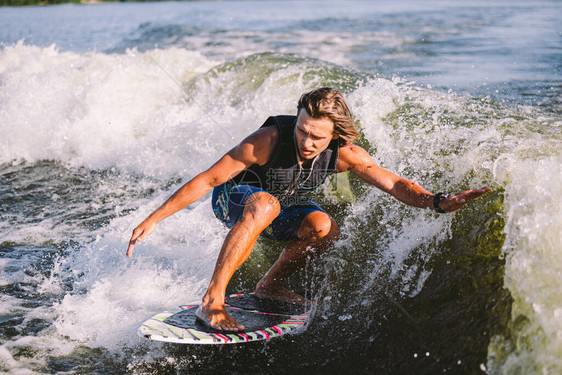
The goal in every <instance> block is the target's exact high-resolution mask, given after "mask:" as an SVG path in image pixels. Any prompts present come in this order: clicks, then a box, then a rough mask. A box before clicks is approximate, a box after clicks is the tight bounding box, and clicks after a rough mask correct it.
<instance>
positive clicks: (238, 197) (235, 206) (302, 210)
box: [212, 182, 325, 241]
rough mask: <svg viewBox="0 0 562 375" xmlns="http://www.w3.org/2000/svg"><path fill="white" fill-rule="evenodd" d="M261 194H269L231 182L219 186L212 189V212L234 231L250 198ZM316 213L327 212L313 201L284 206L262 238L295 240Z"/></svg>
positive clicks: (257, 188)
mask: <svg viewBox="0 0 562 375" xmlns="http://www.w3.org/2000/svg"><path fill="white" fill-rule="evenodd" d="M260 191H263V192H266V193H267V191H265V190H263V189H261V188H259V187H256V186H251V185H237V184H235V183H232V182H226V183H224V184H222V185H220V186H217V187H216V188H214V189H213V199H212V204H213V212H214V213H215V216H216V217H217V218H218V219H219V220H221V221H222V222H223V223H225V224H226V226H227V227H229V228H232V226H234V224H236V223H237V222H238V221H239V220H241V219H242V215H243V213H244V206H245V205H246V202H247V201H248V198H250V197H251V196H252V194H254V193H257V192H260ZM314 211H322V212H325V211H324V210H323V209H321V208H320V206H318V205H317V204H316V203H314V201H312V200H310V199H302V200H299V202H298V203H297V204H291V205H283V204H282V205H281V212H280V213H279V216H277V218H275V220H273V222H272V223H271V224H270V225H269V226H268V227H267V228H265V230H264V231H263V232H262V233H261V235H262V236H264V237H266V238H269V239H272V240H277V241H291V240H296V239H298V236H297V232H298V230H299V227H300V225H301V223H302V221H303V220H304V219H305V217H306V216H307V215H308V214H310V213H312V212H314Z"/></svg>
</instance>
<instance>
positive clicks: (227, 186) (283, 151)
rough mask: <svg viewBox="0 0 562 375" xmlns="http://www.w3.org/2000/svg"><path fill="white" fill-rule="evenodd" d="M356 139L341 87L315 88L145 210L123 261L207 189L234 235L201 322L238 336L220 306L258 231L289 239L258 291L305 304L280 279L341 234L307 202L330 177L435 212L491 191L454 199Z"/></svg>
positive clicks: (226, 246) (220, 262)
mask: <svg viewBox="0 0 562 375" xmlns="http://www.w3.org/2000/svg"><path fill="white" fill-rule="evenodd" d="M358 137H359V133H358V131H357V129H356V128H355V126H354V123H353V118H352V115H351V112H350V110H349V108H348V106H347V104H346V102H345V100H344V98H343V96H342V94H341V93H340V92H339V91H337V90H334V89H331V88H320V89H316V90H313V91H310V92H307V93H305V94H303V95H302V96H301V98H300V99H299V102H298V105H297V116H275V117H270V118H268V119H267V121H266V122H265V123H264V124H263V125H262V127H260V128H259V129H258V130H257V131H255V132H254V133H252V134H250V135H249V136H248V137H246V138H245V139H244V140H243V141H242V142H240V143H239V144H238V145H237V146H235V147H234V148H233V149H231V150H230V151H228V152H227V153H226V154H225V155H224V156H223V157H222V158H221V159H220V160H218V161H217V162H216V163H215V164H214V165H213V166H211V167H210V168H209V169H208V170H206V171H204V172H202V173H200V174H199V175H197V176H196V177H195V178H193V179H192V180H191V181H189V182H187V183H186V184H185V185H183V186H182V187H181V188H180V189H179V190H178V191H176V192H175V193H174V194H173V195H172V196H171V197H170V198H169V199H168V200H167V201H166V202H165V203H164V204H163V205H162V206H161V207H160V208H158V209H157V210H156V211H154V212H153V213H152V214H150V215H149V216H148V217H147V218H146V219H145V220H144V221H143V222H142V223H141V224H140V225H139V226H138V227H137V228H135V230H134V231H133V234H132V236H131V240H130V242H129V247H128V250H127V256H128V257H131V255H132V253H133V248H134V246H135V244H136V242H137V241H139V242H140V241H143V240H144V239H145V238H146V237H147V236H148V235H150V234H151V233H152V232H154V230H155V228H156V225H157V223H158V222H160V221H161V220H163V219H165V218H166V217H168V216H170V215H172V214H174V213H176V212H177V211H179V210H181V209H183V208H184V207H186V206H188V205H190V204H192V203H193V202H195V201H197V200H199V199H200V198H201V197H203V196H204V195H205V194H206V193H207V192H209V191H211V190H213V197H212V206H213V211H214V213H215V215H216V216H217V217H218V218H219V219H220V220H222V221H223V222H224V223H225V224H226V225H227V226H228V227H229V228H230V231H229V232H228V235H227V236H226V238H225V240H224V243H223V245H222V247H221V250H220V253H219V256H218V258H217V261H216V265H215V270H214V273H213V276H212V278H211V282H210V284H209V288H208V289H207V292H206V293H205V295H204V297H203V301H202V305H201V308H200V309H199V310H198V311H197V317H198V318H199V319H200V320H201V321H202V322H204V323H205V324H207V325H208V326H210V327H211V328H214V329H217V330H222V331H241V330H244V326H243V325H241V324H239V323H238V322H237V321H236V320H235V319H233V318H232V317H231V316H230V315H228V313H227V312H226V310H225V308H224V299H225V292H226V287H227V285H228V282H229V281H230V279H231V277H232V275H233V274H234V272H235V271H236V269H237V268H238V267H239V266H240V265H242V263H244V261H245V260H246V259H247V258H248V257H249V255H250V253H251V252H252V249H253V248H254V245H255V243H256V241H257V239H258V237H259V236H260V235H261V236H264V237H267V238H271V239H274V240H279V241H289V242H288V244H287V245H286V247H285V248H284V249H283V250H282V252H281V254H280V256H279V258H278V259H277V261H276V262H275V263H274V264H273V266H272V267H271V268H270V269H269V271H267V273H266V274H265V275H264V276H263V278H262V279H261V280H260V281H259V282H258V284H257V285H256V288H255V291H254V292H255V294H256V295H257V296H258V297H264V298H272V299H276V300H281V301H285V302H290V303H298V304H302V303H305V302H306V300H305V299H304V298H303V297H302V296H300V295H298V294H296V293H294V292H292V291H290V290H288V289H287V288H285V287H284V286H283V282H284V281H285V280H286V279H287V278H288V277H289V276H290V275H291V274H293V273H294V272H295V271H296V270H298V269H299V268H302V267H303V266H304V265H305V263H306V260H307V259H309V258H315V257H317V256H319V255H320V254H321V253H323V252H324V251H325V250H326V249H327V248H329V247H330V245H332V244H333V243H334V241H336V239H337V237H338V227H337V224H336V222H335V221H334V219H333V218H332V217H331V216H330V215H329V214H328V213H326V211H324V210H323V209H322V208H321V207H320V206H318V205H317V204H316V203H315V202H314V201H312V200H310V199H307V198H306V194H307V193H308V192H310V191H311V190H313V189H314V188H316V187H317V186H319V185H320V184H322V183H323V182H324V181H325V179H326V178H327V177H328V176H330V175H331V174H334V173H341V172H345V171H350V172H351V173H354V174H355V175H357V176H358V177H359V178H361V179H362V180H363V181H365V182H366V183H368V184H371V185H374V186H375V187H377V188H379V189H381V190H382V191H384V192H386V193H389V194H391V195H392V196H394V197H395V198H396V199H398V200H400V201H401V202H403V203H405V204H408V205H410V206H415V207H420V208H429V209H435V210H436V211H438V212H451V211H455V210H457V209H459V208H460V207H461V206H463V205H464V204H466V203H467V202H469V201H471V200H473V199H476V198H478V197H479V196H481V195H482V194H484V193H486V192H487V191H489V190H490V189H489V188H488V187H484V188H482V189H477V190H466V191H462V192H460V193H457V194H455V195H452V196H451V195H447V194H443V193H437V194H433V193H431V192H429V191H427V190H425V189H424V188H422V187H421V186H419V185H417V184H416V183H414V182H412V181H409V180H407V179H405V178H402V177H400V176H397V175H396V174H394V173H392V172H390V171H388V170H385V169H383V168H381V167H379V166H378V165H377V164H375V162H374V161H373V159H372V158H371V157H370V156H369V154H368V153H367V152H366V151H365V150H364V149H363V148H361V147H359V146H357V145H355V144H354V143H353V142H354V141H355V140H356V139H357V138H358Z"/></svg>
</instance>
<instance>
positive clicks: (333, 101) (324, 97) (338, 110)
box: [297, 87, 359, 145]
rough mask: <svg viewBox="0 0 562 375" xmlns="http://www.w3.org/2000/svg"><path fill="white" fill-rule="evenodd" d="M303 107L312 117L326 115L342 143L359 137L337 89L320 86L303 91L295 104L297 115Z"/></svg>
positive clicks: (349, 142)
mask: <svg viewBox="0 0 562 375" xmlns="http://www.w3.org/2000/svg"><path fill="white" fill-rule="evenodd" d="M303 108H304V110H305V111H306V112H307V113H308V115H309V116H310V117H312V118H322V117H327V118H329V119H330V120H332V122H333V123H334V133H335V134H337V135H339V137H340V140H341V143H342V144H344V145H345V144H351V143H353V142H354V141H355V140H356V139H357V138H359V132H358V131H357V129H356V128H355V124H354V123H353V116H352V114H351V111H350V110H349V107H348V106H347V103H346V102H345V99H344V98H343V95H342V93H341V92H339V91H338V90H335V89H333V88H330V87H322V88H319V89H315V90H312V91H309V92H307V93H304V94H303V95H302V96H301V97H300V99H299V104H298V105H297V115H298V113H299V112H300V110H301V109H303Z"/></svg>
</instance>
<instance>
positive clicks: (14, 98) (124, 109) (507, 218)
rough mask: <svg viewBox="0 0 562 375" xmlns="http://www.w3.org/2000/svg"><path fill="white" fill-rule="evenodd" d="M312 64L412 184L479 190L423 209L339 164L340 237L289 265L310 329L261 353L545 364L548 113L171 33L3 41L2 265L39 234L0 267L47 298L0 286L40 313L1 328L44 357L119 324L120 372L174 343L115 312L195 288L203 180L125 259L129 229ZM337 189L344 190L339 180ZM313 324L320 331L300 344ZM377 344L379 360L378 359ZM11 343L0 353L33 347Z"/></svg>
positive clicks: (287, 103)
mask: <svg viewBox="0 0 562 375" xmlns="http://www.w3.org/2000/svg"><path fill="white" fill-rule="evenodd" d="M155 62H156V63H155ZM158 65H160V66H161V68H160V67H159V66H158ZM170 77H172V79H170ZM174 80H177V82H178V83H179V84H180V86H181V88H180V87H177V85H176V84H175V83H174V82H173V81H174ZM324 85H330V86H333V87H336V88H338V89H340V90H342V91H344V92H345V94H346V97H347V99H348V102H349V104H350V106H351V107H352V110H353V112H354V115H355V117H356V120H357V124H358V126H359V128H360V130H361V133H362V138H361V139H360V140H359V144H360V145H361V146H363V147H365V148H366V149H368V150H369V152H370V153H371V154H372V155H373V157H374V159H375V161H376V162H377V163H379V164H380V165H382V166H383V167H385V168H388V169H390V170H392V171H394V172H396V173H398V174H401V175H404V176H405V177H408V178H410V179H412V180H415V181H417V182H419V183H420V184H421V185H423V186H424V187H426V188H428V189H429V190H432V191H449V192H456V191H458V190H461V189H466V188H471V187H480V186H483V185H491V186H492V187H493V192H492V193H489V194H488V195H486V196H485V197H483V198H482V199H480V200H478V201H476V202H474V204H472V205H470V207H466V208H464V209H463V210H461V211H459V212H458V213H456V214H454V215H436V214H435V213H433V212H430V211H424V210H419V209H413V208H408V207H405V206H404V205H402V204H400V203H398V202H396V201H395V200H393V199H390V198H389V197H388V196H385V195H383V194H382V193H380V192H379V191H377V190H376V189H374V188H370V187H366V186H365V185H364V184H362V183H360V182H359V181H358V180H357V179H356V178H354V177H353V176H346V177H345V178H344V179H343V180H338V181H334V182H333V185H339V186H336V187H335V188H336V193H335V194H334V195H333V196H332V198H333V199H325V200H324V204H325V207H326V209H327V210H328V211H329V212H330V213H332V214H333V215H334V217H336V219H337V221H338V223H340V227H341V228H340V229H341V238H340V240H339V241H338V244H337V245H336V246H335V248H334V250H333V251H332V252H331V253H329V254H328V255H327V256H325V257H324V258H322V259H321V260H320V261H319V262H317V263H316V264H315V265H311V266H310V267H307V268H306V269H305V270H304V271H303V272H302V273H301V274H299V275H297V277H296V278H295V279H294V280H292V281H291V283H292V285H291V286H292V287H294V288H297V289H298V288H300V289H301V290H302V289H303V288H304V289H305V290H304V292H305V293H307V294H308V295H310V296H313V297H316V298H317V300H318V301H319V304H318V307H317V311H316V314H315V318H314V321H313V325H312V326H311V327H310V331H311V333H312V335H309V334H308V333H307V334H305V335H301V336H298V337H296V338H295V339H294V341H293V347H292V348H291V349H287V348H286V347H285V346H283V345H282V344H280V345H274V344H271V346H268V347H267V348H266V349H264V350H265V354H264V355H267V356H268V357H271V358H276V360H277V361H280V362H282V361H283V360H284V359H287V360H289V357H291V356H292V355H294V353H295V350H297V351H298V350H300V351H302V352H306V353H309V357H308V359H304V360H303V361H302V363H301V364H300V365H299V366H301V367H300V368H301V369H306V368H312V367H313V366H315V365H318V364H319V363H320V364H324V365H325V364H331V365H334V366H336V367H337V366H339V365H340V364H342V363H347V364H349V363H356V366H357V367H358V369H360V367H361V366H367V367H361V368H371V369H373V368H374V369H380V370H385V369H386V370H392V371H399V370H400V369H402V370H407V369H408V368H410V369H411V368H416V366H420V365H419V363H420V362H421V361H426V362H424V363H426V365H427V366H428V367H429V368H433V369H436V370H437V369H441V368H442V367H440V366H443V363H447V366H449V367H450V368H451V369H458V370H459V371H462V370H463V369H464V370H465V371H471V369H474V365H475V363H476V362H477V361H480V362H482V363H481V364H480V363H476V366H480V365H481V366H483V367H486V368H487V369H488V370H489V371H490V372H493V373H504V372H510V371H511V370H513V369H518V370H521V371H523V372H528V371H531V372H532V371H535V370H537V369H547V370H550V369H559V368H562V364H561V363H560V358H562V356H561V354H560V353H561V352H560V350H561V349H560V347H561V345H562V338H560V337H558V336H559V335H558V333H559V332H560V331H562V329H561V327H560V324H559V323H560V319H559V318H560V311H559V310H560V309H559V308H558V306H559V305H560V302H561V301H562V296H560V295H559V293H558V288H556V285H559V284H560V281H562V280H561V276H560V274H559V272H558V271H557V269H558V268H559V267H558V266H559V264H560V259H558V254H559V249H558V247H559V245H558V244H559V243H560V233H562V231H561V230H560V229H561V226H562V222H561V218H562V215H561V213H560V210H559V208H558V206H559V205H557V204H556V202H557V201H558V200H559V193H558V192H557V191H556V189H548V188H547V187H549V186H559V185H560V182H561V181H560V178H561V173H560V167H559V166H560V161H561V155H560V151H559V144H560V131H559V129H560V125H561V123H562V122H561V120H560V119H559V118H558V117H556V116H555V115H553V114H550V113H547V112H544V111H542V110H541V109H540V108H536V107H524V106H511V107H509V106H502V105H500V104H498V103H496V102H493V101H491V100H490V99H487V98H475V97H471V96H467V95H464V96H463V95H456V94H455V93H453V92H440V91H435V90H432V89H430V88H427V87H419V86H416V85H415V84H413V83H412V82H407V81H404V80H401V79H399V78H395V79H393V80H387V79H382V78H377V77H374V76H371V75H367V74H363V73H361V72H357V71H354V70H350V69H346V68H343V67H341V66H338V65H335V64H333V63H328V62H325V61H322V60H317V59H311V58H304V57H300V56H298V55H293V54H281V53H258V54H252V55H249V56H245V57H242V58H240V59H237V60H234V61H222V60H219V59H217V60H213V59H211V58H208V57H205V56H203V55H201V54H200V53H197V52H193V51H189V50H185V49H181V48H174V47H173V48H168V49H153V50H147V51H144V52H139V51H137V50H127V51H126V52H124V53H84V54H78V53H73V52H60V51H59V50H58V49H57V48H56V46H51V47H46V48H40V47H34V46H27V45H25V44H23V43H18V44H15V45H12V46H9V47H6V48H4V49H3V50H2V51H0V86H1V88H2V89H1V90H0V113H2V118H3V121H2V123H1V124H0V132H1V133H2V135H3V136H2V141H1V143H0V177H1V178H2V186H4V187H5V188H2V190H1V191H0V194H1V196H2V210H3V211H2V212H3V218H2V222H1V223H2V224H1V226H0V234H1V235H2V236H3V238H5V239H3V241H4V242H3V247H4V248H10V249H13V250H12V252H10V254H13V259H12V258H10V260H6V261H4V265H5V266H6V267H8V266H10V267H12V266H13V267H20V266H21V265H22V264H23V263H22V261H21V260H18V259H20V258H21V257H20V258H17V257H16V254H20V253H23V254H26V253H33V249H34V248H36V247H37V244H40V245H41V246H39V248H40V249H43V251H47V253H49V254H51V256H50V258H49V261H48V262H43V263H42V262H40V261H38V260H33V261H32V264H33V266H32V270H31V271H30V274H28V275H26V274H24V273H8V274H7V275H6V276H2V277H3V279H2V285H3V286H9V287H12V286H13V285H15V284H16V283H21V282H23V283H24V284H25V283H28V284H29V285H30V288H31V287H32V286H33V287H36V288H37V290H38V294H37V295H35V296H34V297H32V300H33V301H35V302H36V303H38V302H37V301H39V300H41V299H42V298H43V299H46V300H47V301H51V302H39V303H38V304H39V306H40V307H39V309H38V310H36V311H35V312H33V313H32V312H30V311H29V310H27V309H25V304H26V303H29V299H26V298H24V297H22V296H19V295H17V296H16V297H13V296H14V295H16V294H10V296H12V297H10V298H11V299H3V300H2V309H3V312H6V311H9V312H11V313H13V314H16V315H18V314H19V315H18V316H22V317H23V318H22V319H27V321H32V320H33V319H35V318H36V319H38V320H39V321H42V322H43V323H41V324H42V325H40V328H37V330H38V332H39V333H31V332H30V331H25V332H27V333H25V332H24V333H21V334H19V335H15V336H14V337H11V338H9V340H8V344H5V346H4V347H9V348H14V347H21V346H24V345H28V344H29V342H31V344H29V345H30V346H31V347H33V348H35V349H34V350H38V351H39V352H40V354H38V355H36V356H35V357H34V358H39V359H38V361H39V362H42V366H48V365H47V364H46V362H48V360H47V358H48V357H49V355H51V354H49V350H52V347H53V345H54V344H53V342H56V343H57V344H56V345H63V346H62V347H64V348H65V349H64V350H62V349H61V351H60V352H57V353H58V354H57V355H60V356H70V357H72V356H73V355H77V354H76V350H78V349H77V348H79V347H81V346H87V347H91V348H94V347H101V348H103V350H107V351H109V353H111V354H107V356H106V357H104V358H105V359H104V360H105V361H109V362H110V363H111V361H112V359H111V358H112V356H113V355H114V354H115V353H117V352H120V351H121V349H122V347H123V346H125V347H127V348H129V349H130V351H131V352H134V353H135V354H133V357H134V358H135V359H134V361H131V363H132V364H131V365H130V366H131V367H130V368H129V370H131V369H133V371H134V370H138V371H140V372H142V371H148V370H147V369H148V368H149V367H150V366H152V365H149V364H148V363H149V362H154V361H156V363H160V365H161V366H164V362H165V361H166V360H167V359H166V358H169V357H170V356H171V357H174V355H175V357H174V358H176V359H177V358H182V356H183V354H185V353H182V352H181V350H180V351H179V352H178V353H177V354H170V353H167V352H166V351H163V352H152V351H149V350H148V349H146V348H147V345H148V344H147V343H144V342H140V341H139V340H140V339H138V338H137V337H136V336H135V327H136V325H138V324H139V323H140V322H142V321H143V320H144V319H145V318H147V317H149V316H151V315H152V314H153V313H154V312H155V311H158V310H162V309H164V308H167V307H171V306H175V305H178V304H182V303H184V302H186V301H187V300H194V299H197V298H199V296H200V295H201V294H202V293H203V291H204V289H205V287H206V285H207V283H208V281H209V277H210V274H211V272H212V267H213V264H214V258H215V257H216V252H217V249H218V248H219V247H220V243H221V240H222V238H223V237H224V236H225V234H226V229H225V228H224V227H222V225H221V224H220V223H219V222H218V221H216V220H214V219H213V217H212V216H213V215H212V212H211V210H210V209H209V207H208V197H205V198H203V200H202V201H201V202H199V203H197V204H195V205H193V207H191V208H188V209H186V210H183V211H182V212H180V213H178V214H177V215H175V216H173V217H171V218H169V219H167V220H166V221H165V222H163V223H161V224H160V225H159V228H158V230H157V232H156V233H155V234H154V235H153V236H151V238H150V240H149V241H147V242H146V243H144V244H143V245H142V246H139V247H137V248H136V249H135V255H134V258H133V259H132V260H130V261H129V260H126V259H125V257H124V251H125V247H124V244H126V242H127V240H128V236H129V233H130V230H131V229H132V228H133V227H134V226H135V225H136V224H138V222H139V221H140V220H142V219H143V218H144V217H145V216H146V215H147V214H148V213H149V212H151V211H152V210H154V209H155V208H156V207H157V206H158V205H159V204H161V202H162V201H163V200H164V199H165V198H166V197H167V196H169V195H170V193H171V192H172V191H174V190H175V189H176V188H178V187H179V186H180V185H181V184H182V183H183V182H185V181H186V180H187V179H189V178H190V177H192V176H194V175H195V174H196V173H198V172H199V171H200V170H203V169H205V168H207V167H208V166H210V165H211V163H213V162H214V161H215V160H216V159H217V158H218V157H220V156H221V155H222V154H223V153H224V152H226V151H227V150H228V149H229V148H230V147H232V146H233V145H234V144H236V142H237V141H239V140H241V139H242V138H243V137H244V136H245V135H247V134H248V133H250V132H251V131H253V130H254V129H257V128H258V127H259V126H260V125H261V123H262V122H263V121H264V120H265V119H266V118H267V117H268V116H270V115H273V114H292V113H295V111H296V108H295V107H296V102H297V99H298V97H299V96H300V94H302V92H304V91H306V90H308V89H311V88H313V87H317V86H324ZM338 187H339V188H340V190H339V191H338V190H337V189H338ZM342 189H343V190H346V191H347V193H348V198H349V199H341V198H338V195H340V194H341V190H342ZM329 190H330V188H326V190H325V191H322V192H319V193H318V194H317V197H319V199H320V197H322V196H325V194H328V195H330V194H331V193H329ZM34 197H37V200H36V201H33V199H34ZM539 198H540V199H539ZM30 202H35V203H33V204H30ZM18 204H19V206H18ZM8 207H11V210H10V211H8ZM42 210H43V211H42ZM44 210H47V211H48V212H47V213H44ZM4 212H6V215H7V216H4ZM42 212H43V213H42ZM70 240H74V242H72V241H70ZM8 242H9V243H8ZM277 250H279V245H278V244H274V243H270V242H267V241H262V242H260V243H259V244H258V246H257V247H256V249H255V250H254V253H253V255H252V257H251V258H250V260H249V261H248V262H247V263H246V264H245V265H244V266H243V267H242V268H241V269H240V271H239V272H238V273H237V275H236V276H235V278H234V279H233V282H232V286H231V287H232V288H234V291H240V290H248V289H249V288H252V287H253V285H252V284H253V283H255V281H257V279H258V278H259V276H260V275H261V274H262V273H263V270H264V269H265V268H267V265H268V264H269V262H271V261H272V259H274V258H275V254H276V251H277ZM6 259H8V258H6ZM8 269H12V268H8ZM10 272H11V271H10ZM504 287H505V288H507V289H505V288H504ZM14 293H15V292H14ZM14 299H15V301H14ZM8 306H10V307H8ZM18 311H19V312H18ZM22 311H23V312H22ZM108 317H111V319H110V320H108ZM49 322H54V323H52V324H51V323H49ZM474 332H477V334H475V333H474ZM304 336H306V337H304ZM311 337H319V338H318V339H313V341H314V344H315V349H310V340H311ZM328 338H329V339H328ZM6 345H7V346H6ZM38 348H39V349H38ZM381 348H385V350H384V353H382V352H381V350H382V349H381ZM537 348H540V350H538V349H537ZM387 350H388V351H387ZM72 353H74V354H72ZM327 353H332V354H327ZM334 353H336V354H334ZM389 353H390V354H389ZM427 353H429V354H427ZM539 353H540V354H539ZM239 354H240V353H230V354H225V356H224V358H223V359H222V360H224V361H234V362H236V359H235V357H236V356H237V355H239ZM383 354H384V355H385V356H389V355H390V358H392V359H393V360H395V361H393V362H392V363H391V364H388V363H387V364H385V363H382V362H381V361H380V358H381V356H383ZM0 355H1V356H3V357H2V358H4V357H6V358H8V357H7V356H8V355H9V353H8V354H6V353H4V354H2V353H0ZM91 355H93V354H91ZM125 355H127V354H125ZM248 355H249V354H248ZM252 355H254V356H257V357H259V358H261V357H260V354H252ZM487 356H488V360H487V361H486V357H487ZM70 357H69V358H70ZM257 357H256V358H257ZM26 358H28V357H25V356H22V357H21V358H19V359H17V360H16V359H14V358H11V360H10V358H8V359H9V360H7V362H6V361H5V363H8V362H9V363H11V365H9V368H17V367H18V366H20V365H22V364H24V365H29V363H30V362H29V361H31V362H33V361H35V360H33V361H32V360H30V359H26ZM259 358H257V360H256V363H261V362H260V361H259ZM401 358H408V359H407V360H405V361H404V362H403V364H400V359H401ZM10 361H12V362H10ZM13 361H15V362H13ZM26 361H28V362H26ZM159 361H160V362H159ZM427 361H430V362H427ZM183 363H184V366H186V367H185V368H198V367H197V366H202V365H203V364H204V363H205V361H203V362H201V361H199V362H198V361H196V360H187V359H186V360H184V362H183ZM237 363H238V362H237ZM428 363H429V364H428ZM239 365H240V366H243V365H242V364H239ZM157 366H158V365H157ZM190 366H191V367H190ZM307 366H309V367H307ZM385 366H386V367H385ZM401 366H403V367H401ZM408 366H409V367H408ZM244 368H245V369H246V370H247V367H244ZM537 371H538V370H537Z"/></svg>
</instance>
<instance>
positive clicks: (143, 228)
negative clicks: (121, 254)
mask: <svg viewBox="0 0 562 375" xmlns="http://www.w3.org/2000/svg"><path fill="white" fill-rule="evenodd" d="M154 229H156V223H155V222H153V221H152V220H150V219H147V220H145V221H143V222H142V223H141V224H140V225H139V226H138V227H136V228H135V230H134V231H133V235H132V236H131V240H130V241H129V248H128V249H127V256H128V257H129V258H130V257H131V255H133V248H134V247H135V244H136V243H137V241H139V242H142V241H143V240H144V239H145V238H146V237H147V236H148V235H150V234H151V233H152V232H154Z"/></svg>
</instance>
